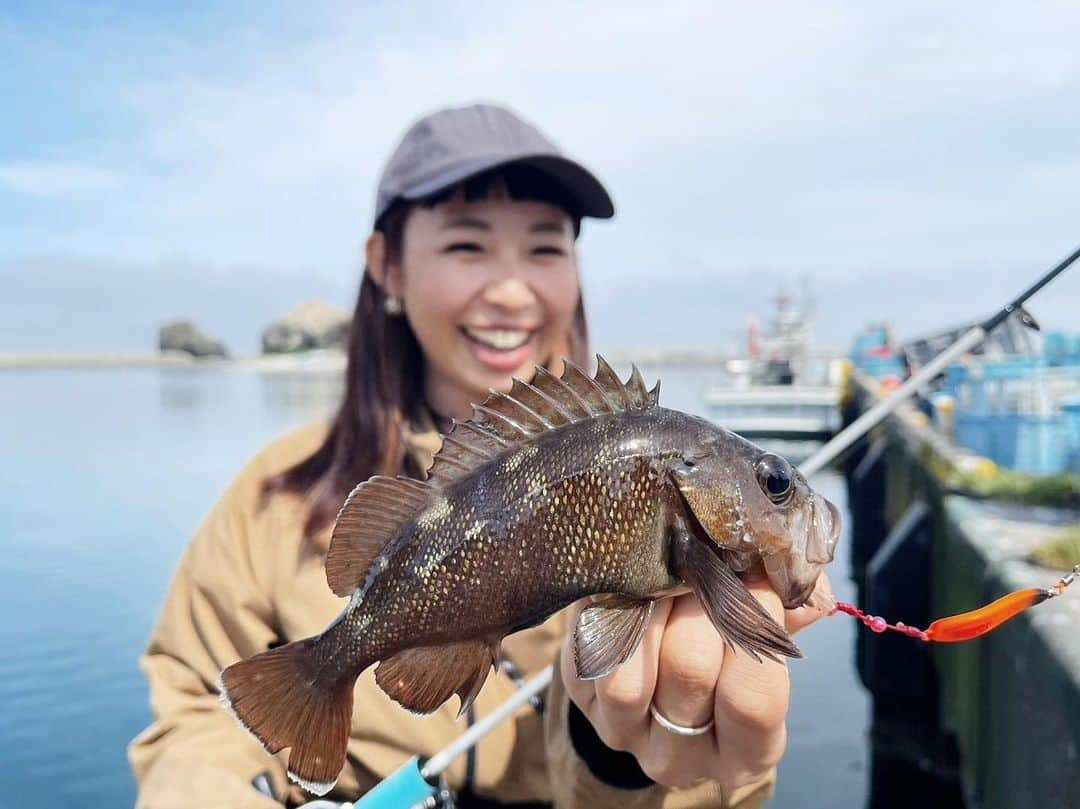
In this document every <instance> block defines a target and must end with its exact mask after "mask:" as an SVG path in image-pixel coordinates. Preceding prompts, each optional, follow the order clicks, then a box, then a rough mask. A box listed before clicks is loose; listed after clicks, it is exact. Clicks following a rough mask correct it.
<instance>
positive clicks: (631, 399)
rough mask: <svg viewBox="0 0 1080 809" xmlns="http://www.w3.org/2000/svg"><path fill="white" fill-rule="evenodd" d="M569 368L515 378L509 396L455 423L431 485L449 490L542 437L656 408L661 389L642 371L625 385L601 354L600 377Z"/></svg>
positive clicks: (496, 395) (494, 396) (494, 395)
mask: <svg viewBox="0 0 1080 809" xmlns="http://www.w3.org/2000/svg"><path fill="white" fill-rule="evenodd" d="M563 365H564V369H565V370H564V371H563V375H562V376H561V377H557V376H555V375H554V374H552V373H551V372H550V371H548V370H547V369H546V368H544V367H543V366H542V365H538V366H536V375H535V376H534V377H533V381H532V382H524V381H522V380H520V379H516V378H515V379H514V382H513V386H512V387H511V388H510V392H509V393H501V392H499V391H496V390H492V391H491V393H490V395H489V396H488V397H487V398H486V399H485V400H484V401H483V402H482V403H481V404H479V405H473V418H471V419H469V420H468V421H463V422H455V423H454V426H453V427H452V428H451V429H450V432H449V433H447V434H446V435H445V436H444V437H443V445H442V449H440V450H439V452H438V453H436V455H435V458H434V461H433V463H432V465H431V468H430V469H429V470H428V480H429V481H430V482H431V483H433V484H434V485H436V486H438V487H440V488H445V487H446V486H448V485H449V484H451V483H453V482H455V481H457V480H460V479H461V478H463V477H465V476H467V475H469V474H471V473H472V472H474V471H476V470H477V469H478V468H480V467H481V466H482V465H484V464H485V463H487V462H488V461H491V460H493V459H495V458H497V457H498V456H500V455H502V454H503V453H504V452H505V451H506V450H508V449H510V448H512V447H516V446H520V445H521V444H524V443H526V442H528V441H530V440H531V439H533V438H534V437H536V436H538V435H540V434H542V433H545V432H549V431H551V430H557V429H558V428H560V427H563V426H565V425H567V424H574V423H575V422H579V421H582V420H584V419H588V418H592V417H594V416H599V415H604V414H609V413H618V412H621V411H624V410H643V409H645V408H648V407H651V406H652V405H654V404H656V397H655V395H654V394H655V392H656V390H655V389H654V392H653V393H650V392H649V391H647V390H645V384H644V382H642V381H641V372H640V371H638V369H637V367H636V366H635V367H634V368H633V371H632V372H631V374H630V378H629V379H628V380H627V381H626V382H625V383H624V382H622V381H621V380H620V379H619V377H618V376H617V375H616V374H615V371H614V370H612V368H611V366H610V365H608V363H607V362H605V361H604V358H603V357H601V356H599V355H597V357H596V365H597V371H596V376H595V377H590V376H589V375H588V374H587V373H585V371H583V370H582V369H581V368H580V367H579V366H577V365H575V364H574V363H573V362H571V361H570V360H563Z"/></svg>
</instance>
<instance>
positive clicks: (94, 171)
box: [0, 161, 118, 197]
mask: <svg viewBox="0 0 1080 809" xmlns="http://www.w3.org/2000/svg"><path fill="white" fill-rule="evenodd" d="M0 183H2V184H4V185H6V186H7V187H8V188H10V189H11V190H12V191H16V192H18V193H20V194H30V195H31V196H35V197H66V196H70V195H72V194H80V193H86V192H92V191H104V190H109V189H112V188H114V187H115V186H117V185H118V178H117V176H116V175H115V174H113V173H112V172H110V171H106V170H105V169H100V168H97V167H95V166H88V165H84V164H81V163H61V162H49V161H22V162H14V163H3V164H0Z"/></svg>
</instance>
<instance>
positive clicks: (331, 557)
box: [326, 475, 436, 596]
mask: <svg viewBox="0 0 1080 809" xmlns="http://www.w3.org/2000/svg"><path fill="white" fill-rule="evenodd" d="M435 491H436V490H435V488H434V487H433V486H432V485H431V484H430V483H426V482H424V481H420V480H413V479H412V478H407V477H396V478H391V477H386V476H385V475H375V476H374V477H372V478H369V479H368V480H365V481H364V482H363V483H361V484H360V485H359V486H357V487H356V488H355V489H353V490H352V492H350V493H349V496H348V497H347V498H346V499H345V504H344V505H343V506H342V507H341V511H339V512H338V516H337V520H336V522H335V523H334V532H333V534H332V536H331V539H330V551H329V553H327V555H326V583H327V584H329V585H330V589H331V590H333V591H334V594H335V595H339V596H347V595H349V594H350V593H352V591H353V590H355V589H356V588H357V587H359V586H360V584H361V582H363V580H364V578H365V575H366V574H367V571H368V569H369V568H370V567H371V565H372V563H373V562H374V561H375V560H376V558H377V557H378V556H379V552H380V551H381V550H382V549H383V548H384V547H386V543H387V542H389V541H390V540H391V539H393V538H394V537H396V536H397V535H398V534H399V533H401V529H402V528H404V527H405V525H406V523H408V522H409V520H411V519H412V518H413V517H415V516H416V515H417V514H418V513H419V512H420V511H421V510H422V509H424V508H425V507H426V506H427V505H429V504H430V503H431V501H432V499H433V498H434V496H435Z"/></svg>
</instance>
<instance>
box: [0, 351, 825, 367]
mask: <svg viewBox="0 0 1080 809" xmlns="http://www.w3.org/2000/svg"><path fill="white" fill-rule="evenodd" d="M601 353H602V354H603V356H604V358H605V359H606V360H607V361H608V362H610V363H611V364H612V365H629V364H630V363H632V362H633V363H637V364H638V365H668V366H671V365H676V366H717V365H723V364H724V363H725V362H727V361H728V360H731V359H737V357H734V356H733V355H731V354H721V353H719V352H710V351H691V350H649V349H641V350H634V349H627V350H619V351H610V350H609V351H603V352H601ZM823 356H824V355H823ZM147 367H149V368H177V367H180V368H250V369H252V370H257V371H322V370H326V371H331V370H337V369H340V368H344V367H345V355H344V354H343V353H342V352H340V351H337V350H333V349H321V350H315V351H303V352H297V353H295V354H262V355H249V356H238V357H228V358H220V357H207V358H197V357H193V356H192V355H190V354H188V353H186V352H183V351H163V352H160V353H158V352H155V353H152V354H151V353H147V354H135V353H130V354H129V353H123V352H71V353H66V352H44V351H42V352H10V353H4V352H0V371H4V370H15V369H25V368H46V369H47V368H56V369H59V368H147Z"/></svg>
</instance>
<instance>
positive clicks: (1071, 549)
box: [1031, 525, 1080, 570]
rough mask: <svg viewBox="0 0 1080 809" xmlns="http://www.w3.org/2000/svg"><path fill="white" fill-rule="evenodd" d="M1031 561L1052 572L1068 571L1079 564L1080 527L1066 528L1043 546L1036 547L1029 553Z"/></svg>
mask: <svg viewBox="0 0 1080 809" xmlns="http://www.w3.org/2000/svg"><path fill="white" fill-rule="evenodd" d="M1031 559H1032V561H1033V562H1035V563H1036V564H1039V565H1042V566H1043V567H1049V568H1053V569H1054V570H1068V569H1070V568H1071V567H1072V566H1073V565H1076V564H1080V525H1073V526H1070V527H1069V528H1066V529H1065V530H1064V531H1062V532H1061V533H1060V534H1059V535H1058V536H1056V537H1054V538H1053V539H1051V540H1050V541H1049V542H1047V543H1046V544H1045V545H1040V546H1039V547H1037V548H1036V549H1035V550H1034V551H1032V552H1031Z"/></svg>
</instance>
